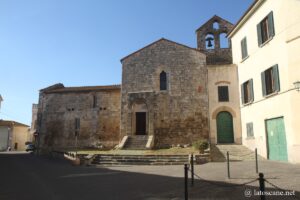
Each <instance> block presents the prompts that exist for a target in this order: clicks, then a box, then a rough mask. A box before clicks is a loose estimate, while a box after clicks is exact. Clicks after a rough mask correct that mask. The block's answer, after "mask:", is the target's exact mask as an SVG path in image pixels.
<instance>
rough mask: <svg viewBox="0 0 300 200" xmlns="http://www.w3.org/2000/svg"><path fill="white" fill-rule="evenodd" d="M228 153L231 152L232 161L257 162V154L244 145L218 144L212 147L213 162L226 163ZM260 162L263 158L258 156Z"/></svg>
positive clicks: (230, 158)
mask: <svg viewBox="0 0 300 200" xmlns="http://www.w3.org/2000/svg"><path fill="white" fill-rule="evenodd" d="M227 151H228V152H229V160H230V161H245V160H255V152H254V151H252V150H250V149H248V148H247V147H245V146H243V145H238V144H221V145H220V144H217V145H211V149H210V154H211V160H212V161H215V162H224V161H226V157H227ZM258 159H259V160H262V159H263V158H262V157H261V156H258Z"/></svg>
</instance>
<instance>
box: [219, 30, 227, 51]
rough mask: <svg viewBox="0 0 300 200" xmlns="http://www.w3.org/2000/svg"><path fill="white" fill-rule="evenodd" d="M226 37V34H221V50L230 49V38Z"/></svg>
mask: <svg viewBox="0 0 300 200" xmlns="http://www.w3.org/2000/svg"><path fill="white" fill-rule="evenodd" d="M226 36H227V34H226V33H221V34H220V47H221V48H229V44H228V38H227V37H226Z"/></svg>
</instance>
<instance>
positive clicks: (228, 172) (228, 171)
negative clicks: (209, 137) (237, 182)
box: [227, 151, 230, 179]
mask: <svg viewBox="0 0 300 200" xmlns="http://www.w3.org/2000/svg"><path fill="white" fill-rule="evenodd" d="M227 177H228V178H229V179H230V165H229V152H228V151H227Z"/></svg>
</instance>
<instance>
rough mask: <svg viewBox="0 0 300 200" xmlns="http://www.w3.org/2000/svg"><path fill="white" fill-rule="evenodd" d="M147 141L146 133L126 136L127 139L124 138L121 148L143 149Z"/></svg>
mask: <svg viewBox="0 0 300 200" xmlns="http://www.w3.org/2000/svg"><path fill="white" fill-rule="evenodd" d="M147 142H148V136H147V135H134V136H128V139H127V140H126V143H125V145H124V146H123V149H127V150H133V149H134V150H145V149H146V144H147Z"/></svg>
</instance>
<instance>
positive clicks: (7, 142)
mask: <svg viewBox="0 0 300 200" xmlns="http://www.w3.org/2000/svg"><path fill="white" fill-rule="evenodd" d="M27 141H30V131H29V126H27V125H25V124H22V123H19V122H15V121H7V120H0V151H6V150H7V149H8V147H10V148H11V150H13V151H24V150H25V149H26V145H25V142H27Z"/></svg>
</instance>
